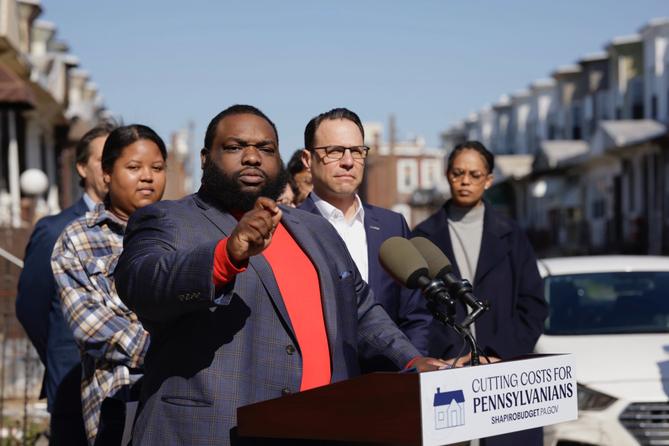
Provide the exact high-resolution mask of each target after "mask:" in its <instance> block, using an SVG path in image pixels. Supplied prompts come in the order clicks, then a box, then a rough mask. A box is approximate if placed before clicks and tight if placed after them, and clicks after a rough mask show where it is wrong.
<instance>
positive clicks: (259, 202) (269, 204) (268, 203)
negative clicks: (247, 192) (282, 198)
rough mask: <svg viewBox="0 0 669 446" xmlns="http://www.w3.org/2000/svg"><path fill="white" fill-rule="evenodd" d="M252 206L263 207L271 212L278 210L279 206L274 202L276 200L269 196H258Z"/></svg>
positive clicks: (274, 212)
mask: <svg viewBox="0 0 669 446" xmlns="http://www.w3.org/2000/svg"><path fill="white" fill-rule="evenodd" d="M253 207H254V208H256V209H265V210H267V211H270V212H271V213H272V214H276V213H277V212H279V206H278V205H277V204H276V201H274V200H272V199H271V198H269V197H258V198H257V199H256V202H255V204H254V205H253Z"/></svg>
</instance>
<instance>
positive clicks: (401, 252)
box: [379, 237, 455, 314]
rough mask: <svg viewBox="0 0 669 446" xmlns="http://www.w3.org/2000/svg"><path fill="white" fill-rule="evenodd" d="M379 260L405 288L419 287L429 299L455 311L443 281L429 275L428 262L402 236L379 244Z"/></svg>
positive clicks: (451, 312) (453, 303)
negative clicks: (433, 278)
mask: <svg viewBox="0 0 669 446" xmlns="http://www.w3.org/2000/svg"><path fill="white" fill-rule="evenodd" d="M379 261H380V262H381V265H382V266H383V268H384V269H385V270H386V271H387V272H388V274H390V275H391V276H392V277H393V278H394V279H395V280H397V281H398V282H400V283H402V284H403V285H405V286H406V287H407V288H411V289H416V288H420V289H421V290H422V291H423V294H425V297H427V298H428V300H430V301H438V302H441V303H444V304H446V305H447V306H448V308H449V310H452V311H450V312H449V313H450V314H454V313H455V302H454V301H453V299H451V297H450V296H449V295H448V292H447V291H446V288H445V287H444V285H443V283H441V281H439V280H432V279H431V278H430V276H429V268H428V263H427V262H426V261H425V259H424V258H423V256H422V255H421V253H420V252H418V250H417V249H416V247H415V246H414V245H413V244H412V243H411V242H410V241H409V240H407V239H405V238H403V237H390V238H389V239H387V240H386V241H384V242H383V243H382V244H381V248H380V249H379Z"/></svg>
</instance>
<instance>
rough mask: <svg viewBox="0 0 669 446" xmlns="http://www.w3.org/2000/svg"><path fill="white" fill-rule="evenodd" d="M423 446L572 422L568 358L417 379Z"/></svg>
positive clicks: (575, 413) (534, 359)
mask: <svg viewBox="0 0 669 446" xmlns="http://www.w3.org/2000/svg"><path fill="white" fill-rule="evenodd" d="M420 394H421V422H422V435H423V440H422V444H423V445H427V446H430V445H443V444H449V443H456V442H459V441H466V440H472V439H475V438H483V437H489V436H492V435H499V434H505V433H509V432H515V431H519V430H524V429H530V428H534V427H540V426H546V425H549V424H555V423H560V422H563V421H568V420H573V419H576V418H577V416H578V408H577V397H576V379H575V374H574V360H573V356H572V355H570V354H565V355H546V356H531V357H529V358H528V359H521V360H513V361H507V362H500V363H496V364H491V365H485V366H479V367H465V368H460V369H453V370H444V371H438V372H427V373H421V374H420Z"/></svg>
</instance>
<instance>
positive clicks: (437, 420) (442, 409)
mask: <svg viewBox="0 0 669 446" xmlns="http://www.w3.org/2000/svg"><path fill="white" fill-rule="evenodd" d="M464 424H465V394H464V393H463V392H462V390H454V391H452V392H441V391H440V388H439V387H437V392H436V393H435V394H434V428H435V429H446V428H449V427H456V426H463V425H464Z"/></svg>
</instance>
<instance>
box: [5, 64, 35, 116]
mask: <svg viewBox="0 0 669 446" xmlns="http://www.w3.org/2000/svg"><path fill="white" fill-rule="evenodd" d="M2 104H12V105H27V106H29V107H34V106H35V96H34V94H33V91H32V90H31V88H30V86H29V85H28V83H27V82H25V81H24V80H23V79H21V78H20V77H19V76H17V75H16V73H14V72H13V71H12V70H10V69H9V68H7V67H5V66H2V65H0V105H2Z"/></svg>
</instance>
